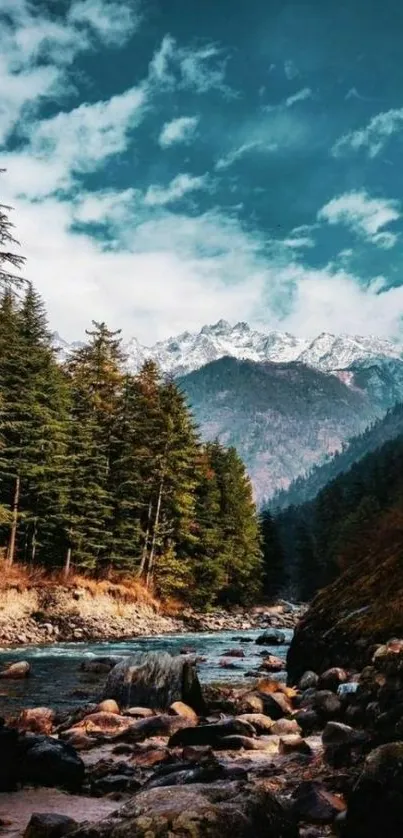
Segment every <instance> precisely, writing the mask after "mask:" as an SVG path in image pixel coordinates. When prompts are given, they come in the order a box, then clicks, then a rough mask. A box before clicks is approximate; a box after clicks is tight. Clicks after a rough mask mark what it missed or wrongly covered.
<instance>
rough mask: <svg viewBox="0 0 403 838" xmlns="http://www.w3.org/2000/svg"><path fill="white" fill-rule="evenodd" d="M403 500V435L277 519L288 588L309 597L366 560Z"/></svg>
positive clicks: (367, 456)
mask: <svg viewBox="0 0 403 838" xmlns="http://www.w3.org/2000/svg"><path fill="white" fill-rule="evenodd" d="M398 414H399V411H396V416H397V415H398ZM402 500H403V434H401V435H400V436H398V437H397V438H396V439H395V440H392V441H389V442H387V443H385V444H384V445H383V446H382V447H381V448H379V449H377V450H376V451H374V452H372V453H370V454H367V455H366V456H365V457H364V458H363V459H362V460H361V461H360V462H358V463H356V464H355V465H353V466H352V468H351V469H350V471H349V472H348V473H347V474H343V475H340V476H339V477H337V478H336V479H335V480H333V481H332V482H331V483H329V484H328V485H327V486H326V487H325V488H324V489H322V491H321V492H319V494H318V495H317V497H316V498H315V499H314V500H313V501H311V502H309V503H306V504H303V505H302V506H299V507H290V508H289V509H287V510H286V511H284V512H282V513H280V515H279V516H277V517H276V518H275V519H274V528H275V533H276V537H277V539H278V540H279V543H280V546H281V555H283V556H284V557H285V559H284V566H283V568H282V569H281V570H282V573H283V576H284V574H285V575H286V579H287V584H288V586H289V588H290V589H291V590H293V591H294V592H295V593H296V595H297V596H301V597H302V598H303V599H309V598H311V597H312V595H313V594H314V593H315V592H316V591H317V590H318V589H319V588H322V587H323V586H325V585H327V584H329V583H330V582H332V580H334V579H335V578H336V577H337V576H339V575H340V573H342V572H343V571H345V570H346V569H348V568H350V567H352V566H355V565H356V564H357V563H358V562H360V561H361V560H363V559H365V557H366V556H367V555H368V554H369V553H370V552H371V550H372V547H373V544H374V541H375V538H376V534H377V533H378V530H379V531H380V530H382V531H383V532H384V533H385V527H386V529H387V521H388V520H394V521H395V519H396V515H400V509H401V503H402ZM267 514H268V518H269V520H270V521H271V516H270V514H269V513H267ZM285 571H286V573H285Z"/></svg>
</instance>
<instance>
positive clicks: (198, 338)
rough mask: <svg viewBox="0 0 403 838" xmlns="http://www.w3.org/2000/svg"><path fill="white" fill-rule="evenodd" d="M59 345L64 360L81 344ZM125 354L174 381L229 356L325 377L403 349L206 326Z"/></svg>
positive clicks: (379, 342)
mask: <svg viewBox="0 0 403 838" xmlns="http://www.w3.org/2000/svg"><path fill="white" fill-rule="evenodd" d="M55 345H57V346H58V348H59V352H60V357H61V358H62V359H63V358H65V357H66V356H67V354H68V352H69V351H70V349H73V348H75V347H76V346H77V345H78V346H79V345H80V344H79V343H76V344H72V345H69V344H67V343H66V341H63V339H62V338H61V337H60V336H59V335H58V334H56V335H55ZM124 349H125V352H126V354H127V357H128V366H129V368H130V369H131V370H132V371H136V370H138V369H139V368H140V367H141V365H142V363H143V362H144V360H145V359H146V358H152V359H154V360H155V361H156V362H157V363H158V364H159V366H160V367H161V369H163V370H164V372H167V373H171V374H172V375H185V374H186V373H189V372H193V371H194V370H197V369H200V368H201V367H203V366H205V364H208V363H210V362H211V361H216V360H218V359H219V358H223V357H226V356H229V357H231V358H237V359H238V360H249V361H257V362H264V361H271V362H272V363H287V362H290V361H298V362H300V363H304V364H306V365H308V366H310V367H314V368H315V369H318V370H321V371H322V372H332V371H334V370H340V369H347V368H348V367H350V366H351V365H352V364H354V363H357V362H364V361H368V360H370V359H386V358H393V359H396V358H397V359H402V358H403V345H399V344H394V343H391V342H390V341H387V340H383V339H381V338H377V337H372V336H369V337H359V336H350V335H332V334H328V333H326V332H323V333H322V334H321V335H319V336H318V337H317V338H315V339H314V340H312V341H309V340H304V339H303V338H297V337H295V336H294V335H291V334H289V333H288V332H279V331H271V332H268V333H267V334H265V333H263V332H258V331H256V330H254V329H251V327H250V326H249V325H248V323H242V322H241V323H237V324H236V325H235V326H231V325H230V323H228V322H227V321H226V320H219V321H218V323H215V324H213V325H208V326H203V328H202V329H201V330H200V331H199V332H183V333H182V334H180V335H177V336H175V337H170V338H168V339H167V340H164V341H159V342H158V343H156V344H154V346H151V347H146V346H142V345H141V344H140V343H139V342H138V340H137V339H136V338H132V339H131V340H129V341H128V342H127V343H126V344H125V346H124Z"/></svg>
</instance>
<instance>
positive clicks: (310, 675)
mask: <svg viewBox="0 0 403 838" xmlns="http://www.w3.org/2000/svg"><path fill="white" fill-rule="evenodd" d="M318 681H319V676H318V675H317V674H316V672H312V670H311V669H308V670H307V672H304V674H303V675H302V677H301V678H300V679H299V682H298V689H299V690H301V691H302V692H305V690H309V689H310V688H312V687H313V688H314V689H315V688H316V687H317V685H318Z"/></svg>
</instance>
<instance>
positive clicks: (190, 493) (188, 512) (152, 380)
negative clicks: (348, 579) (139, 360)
mask: <svg viewBox="0 0 403 838" xmlns="http://www.w3.org/2000/svg"><path fill="white" fill-rule="evenodd" d="M0 233H1V237H0V241H1V243H2V244H3V245H4V244H6V248H7V249H5V250H4V251H3V252H0V271H1V272H0V285H1V295H0V547H2V552H3V554H4V556H5V557H6V561H7V563H8V564H9V565H11V564H12V563H13V562H15V561H17V560H18V561H21V562H24V563H25V564H27V565H28V566H30V567H34V566H35V565H37V564H38V565H42V566H45V567H46V568H48V569H49V570H52V569H55V568H63V569H64V573H65V575H66V576H67V575H68V574H69V573H70V572H71V570H72V568H73V567H74V568H75V569H79V570H80V571H84V572H86V573H88V574H91V575H95V576H97V577H100V576H108V575H110V574H111V573H126V574H131V575H133V576H136V577H138V578H140V579H141V580H143V582H144V584H145V585H147V587H152V589H153V590H154V591H156V593H157V594H159V595H160V596H162V597H172V596H174V597H180V598H183V599H186V600H187V601H190V602H191V603H193V604H196V605H198V606H208V605H210V604H211V603H213V602H215V601H217V600H219V601H221V602H241V603H245V602H248V601H251V600H253V599H254V598H256V597H257V596H258V595H259V593H260V586H261V565H262V556H261V547H260V528H259V521H258V517H257V514H256V509H255V505H254V502H253V498H252V489H251V484H250V481H249V478H248V476H247V474H246V471H245V468H244V465H243V463H242V461H241V460H240V458H239V456H238V454H237V453H236V451H235V449H234V448H228V449H225V448H224V447H223V446H221V445H220V444H219V443H216V442H211V443H209V444H206V445H202V444H201V442H200V439H199V433H198V429H197V427H196V425H195V423H194V420H193V417H192V415H191V413H190V411H189V408H188V406H187V403H186V398H185V396H184V395H183V394H182V392H181V390H180V388H179V387H178V386H177V385H176V384H175V383H174V382H173V381H172V380H170V379H169V378H166V377H163V376H162V374H161V373H160V371H159V369H158V367H157V366H156V364H155V363H154V362H152V361H145V362H144V364H143V366H142V368H141V370H140V372H139V373H138V374H136V375H132V374H129V373H128V372H127V367H126V366H125V357H124V354H123V352H122V349H121V341H120V335H119V333H117V332H111V331H110V330H109V329H108V328H107V326H106V325H105V324H104V323H93V328H92V329H91V330H89V331H88V332H87V342H86V344H84V345H83V346H80V347H78V348H77V349H76V351H74V352H72V354H71V355H70V356H69V359H68V361H67V362H65V363H64V364H62V363H61V362H60V360H58V358H57V353H56V351H55V350H54V348H53V344H52V335H51V333H50V331H49V329H48V324H47V319H46V313H45V310H44V305H43V303H42V300H41V299H40V297H39V296H38V294H37V293H36V291H35V289H34V288H33V287H32V286H31V285H30V284H25V283H21V281H20V280H18V278H17V277H15V276H13V275H12V269H13V268H14V267H17V268H18V265H19V264H20V259H19V257H18V256H14V255H13V254H12V253H11V252H8V247H7V245H8V246H10V250H11V249H12V244H13V241H12V236H11V227H10V225H9V221H8V217H7V213H6V211H5V210H4V211H3V213H2V215H1V216H0ZM9 269H10V270H9ZM10 271H11V273H10Z"/></svg>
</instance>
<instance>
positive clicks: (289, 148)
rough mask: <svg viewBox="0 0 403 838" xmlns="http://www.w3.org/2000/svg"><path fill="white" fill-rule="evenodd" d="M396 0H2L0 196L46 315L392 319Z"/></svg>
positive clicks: (192, 320)
mask: <svg viewBox="0 0 403 838" xmlns="http://www.w3.org/2000/svg"><path fill="white" fill-rule="evenodd" d="M402 54H403V4H402V3H401V0H382V2H379V0H337V1H336V0H310V2H304V0H299V2H293V3H291V2H287V0H269V2H267V0H248V2H245V0H231V2H229V0H144V2H142V0H116V2H115V0H32V2H31V0H1V3H0V167H1V168H4V169H6V172H5V173H3V174H2V175H1V176H0V201H1V202H2V203H5V204H9V205H11V206H12V207H13V208H14V209H13V213H12V217H13V221H14V223H15V227H16V236H17V238H18V239H19V241H20V242H21V251H22V253H23V254H24V255H25V256H26V257H27V263H26V267H25V269H24V271H25V275H26V276H27V278H28V279H30V280H31V281H33V282H34V284H35V285H36V287H37V289H38V290H39V291H40V293H41V294H42V295H43V297H44V299H45V301H46V304H47V306H48V311H49V316H50V322H51V325H52V328H54V329H55V330H57V331H58V332H59V333H60V334H61V335H62V336H63V337H64V338H65V339H67V340H75V339H81V338H82V337H83V334H84V330H85V329H86V328H87V327H88V326H90V323H91V320H94V319H95V320H98V321H106V322H107V323H108V325H109V326H110V327H111V328H114V329H115V328H121V329H122V331H123V335H124V336H125V337H126V338H130V337H131V336H136V337H137V338H138V339H139V340H140V341H141V342H142V343H145V344H152V343H154V342H155V341H156V340H161V339H164V338H167V337H168V336H169V335H172V334H177V333H180V332H182V331H185V330H193V329H198V328H200V327H201V326H203V325H204V324H205V323H211V322H215V321H217V320H219V319H220V318H225V319H226V320H229V321H230V322H233V323H235V322H237V321H239V320H242V321H245V320H246V321H248V322H249V323H250V324H251V325H252V326H254V327H256V328H259V329H262V330H265V331H267V330H270V329H280V330H284V331H289V332H292V333H294V334H297V335H300V336H307V337H310V336H312V337H313V336H315V335H317V334H319V333H320V332H322V331H329V332H332V333H350V334H365V335H368V334H376V335H380V336H382V337H388V338H391V339H399V338H400V339H403V334H402V332H403V319H402V317H403V270H402V267H403V189H402V186H403V166H402V151H403V62H402V60H401V56H402Z"/></svg>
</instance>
